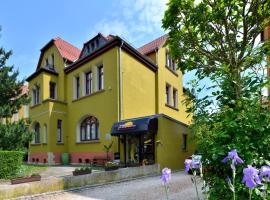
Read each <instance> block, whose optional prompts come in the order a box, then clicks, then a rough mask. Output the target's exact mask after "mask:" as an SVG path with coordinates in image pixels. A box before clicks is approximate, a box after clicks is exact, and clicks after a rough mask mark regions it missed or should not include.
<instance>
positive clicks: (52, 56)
mask: <svg viewBox="0 0 270 200" xmlns="http://www.w3.org/2000/svg"><path fill="white" fill-rule="evenodd" d="M51 59H52V63H51V64H52V66H53V67H54V54H53V53H52V55H51Z"/></svg>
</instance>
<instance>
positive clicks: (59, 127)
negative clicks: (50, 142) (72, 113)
mask: <svg viewBox="0 0 270 200" xmlns="http://www.w3.org/2000/svg"><path fill="white" fill-rule="evenodd" d="M57 143H62V120H60V119H58V120H57Z"/></svg>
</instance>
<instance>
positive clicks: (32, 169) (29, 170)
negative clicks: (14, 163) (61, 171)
mask: <svg viewBox="0 0 270 200" xmlns="http://www.w3.org/2000/svg"><path fill="white" fill-rule="evenodd" d="M47 168H48V167H47V166H42V165H29V164H22V166H21V168H20V169H19V171H18V173H17V174H16V175H15V177H14V178H16V177H26V176H31V175H32V174H39V173H40V172H42V171H44V170H46V169H47Z"/></svg>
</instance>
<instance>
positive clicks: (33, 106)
mask: <svg viewBox="0 0 270 200" xmlns="http://www.w3.org/2000/svg"><path fill="white" fill-rule="evenodd" d="M39 105H41V103H38V104H35V105H32V106H31V107H30V108H35V107H37V106H39Z"/></svg>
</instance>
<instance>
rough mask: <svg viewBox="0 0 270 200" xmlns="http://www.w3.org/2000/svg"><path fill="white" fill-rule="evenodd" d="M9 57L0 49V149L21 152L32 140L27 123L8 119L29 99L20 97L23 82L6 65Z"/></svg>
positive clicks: (16, 72)
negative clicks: (12, 121) (13, 121)
mask: <svg viewBox="0 0 270 200" xmlns="http://www.w3.org/2000/svg"><path fill="white" fill-rule="evenodd" d="M0 31H1V27H0ZM11 55H12V52H11V51H6V50H5V49H4V48H3V47H0V83H1V84H0V94H1V95H0V149H2V150H22V149H25V147H26V146H27V144H28V142H29V141H31V138H32V133H31V132H30V131H29V130H28V128H27V121H25V120H20V121H19V122H17V123H11V122H10V120H8V119H10V118H11V117H12V115H13V114H15V113H17V112H18V111H19V109H20V108H21V106H22V105H25V104H28V103H29V98H28V97H27V95H26V94H24V95H21V94H22V86H23V84H24V80H22V81H19V80H18V75H19V71H18V70H14V67H13V66H9V65H7V61H8V59H9V57H10V56H11Z"/></svg>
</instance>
